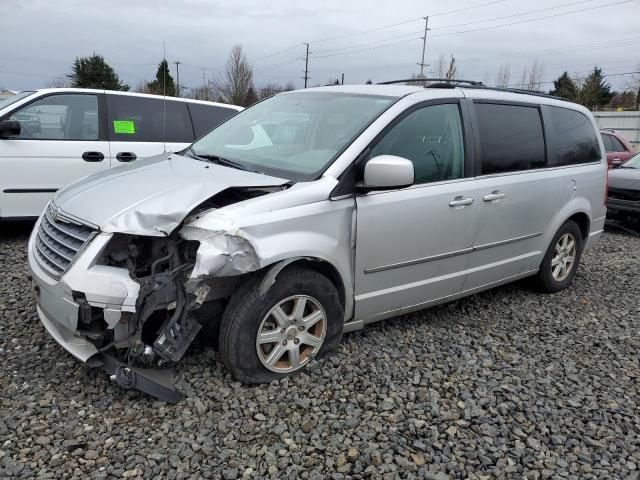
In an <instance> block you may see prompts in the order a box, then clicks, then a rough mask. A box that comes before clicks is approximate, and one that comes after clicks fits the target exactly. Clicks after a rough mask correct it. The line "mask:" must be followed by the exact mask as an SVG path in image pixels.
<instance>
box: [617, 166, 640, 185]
mask: <svg viewBox="0 0 640 480" xmlns="http://www.w3.org/2000/svg"><path fill="white" fill-rule="evenodd" d="M609 188H619V189H621V190H640V169H638V168H616V169H615V170H609Z"/></svg>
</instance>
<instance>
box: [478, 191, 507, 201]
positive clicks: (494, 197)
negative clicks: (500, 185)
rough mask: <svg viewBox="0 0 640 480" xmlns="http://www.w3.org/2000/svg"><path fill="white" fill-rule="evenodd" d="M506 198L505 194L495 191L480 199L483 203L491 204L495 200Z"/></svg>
mask: <svg viewBox="0 0 640 480" xmlns="http://www.w3.org/2000/svg"><path fill="white" fill-rule="evenodd" d="M506 196H507V194H506V193H501V192H498V191H495V192H491V193H489V194H487V195H485V196H484V197H482V199H483V200H484V201H485V202H493V201H495V200H500V199H502V198H504V197H506Z"/></svg>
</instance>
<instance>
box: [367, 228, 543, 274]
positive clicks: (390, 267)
mask: <svg viewBox="0 0 640 480" xmlns="http://www.w3.org/2000/svg"><path fill="white" fill-rule="evenodd" d="M540 235H542V232H538V233H530V234H528V235H522V236H520V237H514V238H508V239H506V240H500V241H498V242H492V243H485V244H483V245H478V246H477V247H469V248H463V249H461V250H454V251H452V252H447V253H440V254H438V255H431V256H429V257H422V258H416V259H414V260H406V261H404V262H398V263H391V264H389V265H381V266H379V267H368V268H365V269H364V273H365V275H366V274H369V273H377V272H384V271H386V270H393V269H394V268H402V267H410V266H413V265H419V264H421V263H427V262H433V261H435V260H443V259H445V258H451V257H456V256H458V255H464V254H467V253H472V252H476V251H478V250H487V249H489V248H493V247H500V246H502V245H508V244H510V243H515V242H521V241H523V240H529V239H530V238H535V237H539V236H540Z"/></svg>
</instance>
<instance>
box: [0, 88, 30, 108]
mask: <svg viewBox="0 0 640 480" xmlns="http://www.w3.org/2000/svg"><path fill="white" fill-rule="evenodd" d="M32 93H34V92H20V93H16V94H15V95H11V96H10V97H7V98H4V99H2V100H0V110H2V109H3V108H5V107H8V106H9V105H11V104H12V103H16V102H17V101H18V100H22V99H23V98H24V97H28V96H29V95H31V94H32Z"/></svg>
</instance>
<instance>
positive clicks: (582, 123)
mask: <svg viewBox="0 0 640 480" xmlns="http://www.w3.org/2000/svg"><path fill="white" fill-rule="evenodd" d="M544 108H545V127H546V129H547V133H548V139H547V140H548V142H549V147H550V148H549V150H550V152H551V153H550V158H549V165H550V166H556V165H577V164H580V163H589V162H597V161H599V160H600V146H599V145H598V136H597V133H596V130H595V129H594V127H593V124H592V123H591V121H589V119H588V118H587V116H586V115H584V114H583V113H581V112H577V111H575V110H571V109H568V108H562V107H550V106H547V107H544ZM608 136H609V135H603V136H602V137H603V139H604V137H608ZM605 145H606V141H605Z"/></svg>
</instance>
